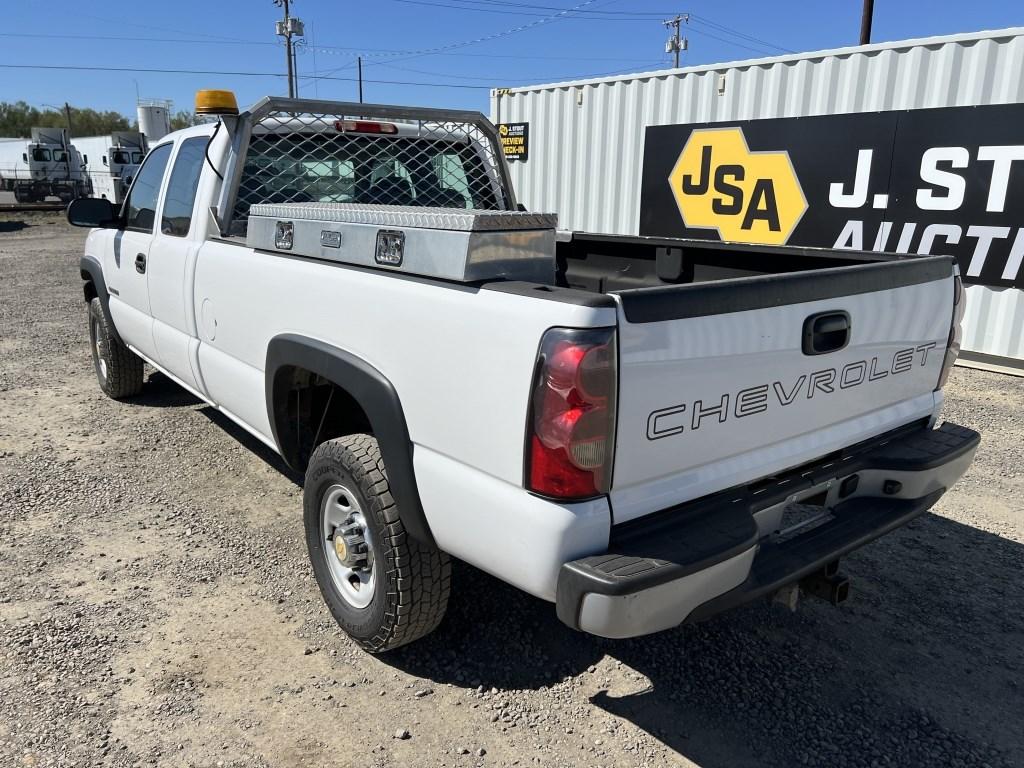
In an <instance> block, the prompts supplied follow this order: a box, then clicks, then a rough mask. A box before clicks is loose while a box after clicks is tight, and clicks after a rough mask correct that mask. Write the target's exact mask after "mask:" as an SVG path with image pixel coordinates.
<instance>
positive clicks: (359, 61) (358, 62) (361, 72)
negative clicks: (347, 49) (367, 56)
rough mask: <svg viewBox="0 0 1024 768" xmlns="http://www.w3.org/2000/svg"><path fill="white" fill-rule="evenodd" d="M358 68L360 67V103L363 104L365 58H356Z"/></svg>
mask: <svg viewBox="0 0 1024 768" xmlns="http://www.w3.org/2000/svg"><path fill="white" fill-rule="evenodd" d="M356 66H358V67H359V103H360V104H362V103H363V57H362V56H357V57H356Z"/></svg>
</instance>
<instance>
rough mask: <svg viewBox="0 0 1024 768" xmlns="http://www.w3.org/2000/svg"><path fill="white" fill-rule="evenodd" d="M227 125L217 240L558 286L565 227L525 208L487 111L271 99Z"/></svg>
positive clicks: (450, 275)
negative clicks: (559, 241)
mask: <svg viewBox="0 0 1024 768" xmlns="http://www.w3.org/2000/svg"><path fill="white" fill-rule="evenodd" d="M223 125H224V127H225V128H226V129H227V130H228V131H229V133H230V138H231V149H230V151H229V155H228V161H227V164H226V167H225V173H224V184H223V185H222V191H221V195H220V198H219V201H218V204H217V206H216V208H217V210H216V218H217V224H218V226H219V228H220V232H221V235H222V236H226V237H241V236H244V237H245V238H246V242H247V244H248V245H249V246H251V247H253V248H256V249H259V250H264V251H276V252H286V253H290V254H294V255H300V256H307V257H312V258H319V259H324V260H329V261H336V262H343V263H348V264H354V265H358V266H365V267H373V268H381V269H387V270H391V271H401V272H407V273H412V274H417V275H425V276H430V277H437V278H442V279H447V280H456V281H461V282H477V281H484V280H494V279H507V280H526V281H530V282H542V283H552V282H553V281H554V276H555V225H556V218H555V217H554V216H553V215H548V214H533V213H527V212H524V211H519V210H517V205H516V201H515V198H514V196H513V193H512V187H511V183H510V180H509V175H508V167H507V166H506V164H505V160H504V157H503V155H502V152H501V145H500V142H499V139H498V135H497V132H496V131H495V129H494V126H493V125H492V124H491V123H490V122H489V121H488V120H487V119H486V118H485V117H484V116H483V115H482V114H480V113H479V112H468V111H451V110H440V109H420V108H407V107H392V106H380V105H368V104H350V103H343V102H331V101H317V100H310V99H282V98H266V99H263V100H262V101H260V102H259V103H257V104H256V105H255V106H254V107H252V108H251V109H250V110H249V111H247V112H243V113H242V114H240V115H239V116H238V117H237V118H232V117H228V118H226V119H225V120H224V123H223Z"/></svg>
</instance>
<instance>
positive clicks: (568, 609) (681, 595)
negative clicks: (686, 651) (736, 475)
mask: <svg viewBox="0 0 1024 768" xmlns="http://www.w3.org/2000/svg"><path fill="white" fill-rule="evenodd" d="M979 441H980V436H979V435H978V433H977V432H975V431H974V430H971V429H967V428H966V427H960V426H957V425H955V424H950V423H948V422H947V423H945V424H943V425H942V426H941V427H939V428H938V429H930V428H928V427H927V426H925V425H923V424H920V423H919V424H915V425H910V426H908V427H902V428H900V429H898V430H895V431H893V432H890V433H887V434H885V435H882V436H880V437H877V438H874V439H872V440H869V441H866V442H864V443H859V444H857V445H855V446H850V447H849V448H847V449H846V450H844V451H840V452H839V453H838V454H835V455H832V456H830V457H827V458H825V459H822V460H821V461H818V462H815V463H813V464H810V465H806V466H803V467H800V468H798V469H795V470H792V471H790V472H787V473H784V474H781V475H779V476H777V477H774V478H771V479H769V480H767V481H763V482H761V483H757V484H754V485H751V486H742V487H739V488H732V489H729V490H728V491H724V492H722V493H718V494H715V495H714V496H712V497H709V498H705V499H700V500H698V501H695V502H689V503H687V504H683V505H680V506H678V507H674V508H672V509H668V510H664V511H662V512H659V513H656V514H654V515H649V516H647V517H645V518H643V519H641V520H637V521H634V522H630V523H627V524H625V525H622V526H618V527H616V528H615V529H613V531H612V536H611V541H610V543H609V546H608V551H607V552H605V553H603V554H600V555H592V556H589V557H585V558H582V559H580V560H574V561H572V562H568V563H565V564H564V565H563V566H562V568H561V571H560V572H559V577H558V588H557V594H556V601H555V602H556V608H557V611H558V617H559V618H560V619H561V620H562V621H563V622H564V623H565V624H567V625H569V626H570V627H573V628H574V629H579V630H581V631H584V632H589V633H591V634H595V635H600V636H602V637H613V638H623V637H635V636H638V635H646V634H650V633H652V632H658V631H660V630H663V629H668V628H670V627H674V626H677V625H679V624H681V623H683V622H692V621H699V620H702V619H706V618H708V617H709V616H712V615H714V614H716V613H719V612H721V611H724V610H727V609H729V608H733V607H736V606H738V605H741V604H743V603H746V602H749V601H750V600H753V599H755V598H758V597H763V596H769V595H771V594H772V593H773V592H775V591H776V590H778V589H779V588H781V587H784V586H786V585H789V584H792V583H794V582H797V581H799V580H800V579H802V578H804V577H805V576H808V575H810V574H813V573H815V572H817V571H819V570H821V569H822V568H824V567H825V566H826V565H828V564H829V563H831V562H834V561H835V560H838V559H839V558H840V557H841V556H843V555H845V554H847V553H849V552H852V551H853V550H855V549H858V548H859V547H862V546H864V545H865V544H867V543H869V542H871V541H873V540H875V539H877V538H878V537H880V536H882V535H884V534H886V533H888V532H889V531H892V530H894V529H896V528H898V527H900V526H902V525H905V524H906V523H908V522H910V521H911V520H913V519H914V518H915V517H918V516H919V515H921V514H923V513H924V512H926V511H927V510H928V509H930V508H931V507H932V505H933V504H935V502H936V501H938V500H939V498H940V497H941V496H942V494H943V493H945V492H946V490H947V489H949V488H950V487H951V486H952V485H953V483H955V482H956V481H957V480H958V479H959V478H960V477H961V476H962V475H963V474H964V472H966V471H967V468H968V467H969V466H970V464H971V461H972V460H973V458H974V453H975V451H976V450H977V448H978V443H979ZM808 497H814V498H815V501H816V502H818V503H821V502H822V501H823V504H822V506H823V507H824V508H825V509H827V511H828V513H829V515H828V517H827V518H826V519H825V521H824V522H819V523H818V524H816V525H814V526H809V527H808V528H807V530H806V531H804V532H798V533H797V534H796V535H790V536H786V537H782V536H779V535H778V529H779V522H780V520H781V517H782V512H783V510H784V509H785V508H786V507H787V506H789V505H790V504H792V503H795V502H800V501H803V500H805V499H807V498H808Z"/></svg>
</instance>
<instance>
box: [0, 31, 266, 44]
mask: <svg viewBox="0 0 1024 768" xmlns="http://www.w3.org/2000/svg"><path fill="white" fill-rule="evenodd" d="M0 37H27V38H43V39H54V40H117V41H121V42H138V43H186V44H189V43H194V44H196V45H278V43H273V42H270V41H267V40H186V39H183V38H172V37H119V36H117V35H56V34H47V33H37V32H0Z"/></svg>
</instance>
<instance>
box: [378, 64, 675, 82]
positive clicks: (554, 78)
mask: <svg viewBox="0 0 1024 768" xmlns="http://www.w3.org/2000/svg"><path fill="white" fill-rule="evenodd" d="M661 63H662V62H661V61H656V62H645V63H644V64H643V65H641V67H640V70H639V71H642V70H644V69H646V68H650V67H654V66H657V65H658V64H661ZM380 66H382V67H387V68H388V69H397V70H401V71H402V72H415V73H416V74H418V75H430V76H431V77H448V78H452V79H455V80H478V81H483V82H487V83H490V84H491V86H495V81H499V80H508V79H509V78H507V77H472V76H470V75H457V74H449V73H446V72H430V71H427V70H424V69H413V68H412V67H399V66H397V65H395V64H391V63H389V62H386V61H382V62H380ZM637 71H638V69H637V68H636V67H627V68H625V69H616V70H613V71H611V72H590V73H585V74H582V75H580V74H576V75H544V76H543V77H538V76H530V77H529V79H531V80H536V81H537V82H541V81H543V82H548V83H550V82H555V81H559V80H584V79H589V78H592V77H607V76H609V75H622V74H626V73H629V72H637Z"/></svg>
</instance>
